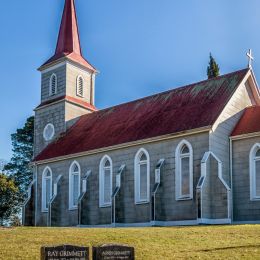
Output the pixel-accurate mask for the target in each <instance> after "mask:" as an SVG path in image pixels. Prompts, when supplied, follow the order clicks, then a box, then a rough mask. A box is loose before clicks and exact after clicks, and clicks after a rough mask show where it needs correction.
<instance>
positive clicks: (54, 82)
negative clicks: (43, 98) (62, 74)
mask: <svg viewBox="0 0 260 260" xmlns="http://www.w3.org/2000/svg"><path fill="white" fill-rule="evenodd" d="M49 93H50V96H54V95H56V94H57V76H56V74H52V75H51V77H50V90H49Z"/></svg>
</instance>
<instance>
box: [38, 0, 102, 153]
mask: <svg viewBox="0 0 260 260" xmlns="http://www.w3.org/2000/svg"><path fill="white" fill-rule="evenodd" d="M39 71H40V72H41V103H40V105H39V106H38V107H37V108H36V109H35V138H34V140H35V141H34V156H37V155H38V154H39V153H40V152H41V151H42V150H43V149H44V148H45V147H46V146H47V145H48V144H49V143H50V142H52V141H54V140H55V139H56V138H58V137H59V136H60V135H61V134H62V133H64V132H65V131H66V130H67V129H68V127H70V126H71V125H72V124H73V123H75V122H76V120H77V119H78V118H79V117H80V116H81V115H84V114H87V113H91V112H94V111H96V108H95V104H94V93H95V76H96V73H97V71H96V69H95V68H94V67H93V66H92V65H91V64H90V63H89V62H88V61H87V60H86V59H85V58H84V57H83V55H82V52H81V46H80V39H79V31H78V24H77V16H76V10H75V3H74V0H65V6H64V11H63V15H62V21H61V26H60V31H59V36H58V41H57V46H56V51H55V54H54V55H53V56H52V57H51V58H50V59H49V60H48V61H47V62H45V63H44V64H43V65H42V66H41V67H40V68H39Z"/></svg>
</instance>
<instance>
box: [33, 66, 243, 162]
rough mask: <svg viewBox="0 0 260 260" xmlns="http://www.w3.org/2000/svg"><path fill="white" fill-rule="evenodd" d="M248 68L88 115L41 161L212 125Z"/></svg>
mask: <svg viewBox="0 0 260 260" xmlns="http://www.w3.org/2000/svg"><path fill="white" fill-rule="evenodd" d="M247 73H248V69H245V70H241V71H237V72H234V73H231V74H227V75H224V76H221V77H217V78H214V79H211V80H207V81H202V82H199V83H196V84H193V85H189V86H185V87H181V88H177V89H173V90H170V91H167V92H164V93H160V94H157V95H153V96H150V97H146V98H143V99H140V100H136V101H133V102H130V103H126V104H122V105H119V106H115V107H112V108H108V109H104V110H101V111H98V112H94V113H92V114H88V115H84V116H82V117H81V118H80V120H79V121H78V122H77V123H76V124H75V125H74V126H73V127H72V128H71V129H70V130H69V131H67V133H66V134H65V135H64V136H62V137H61V138H60V139H58V140H57V141H55V142H54V143H52V144H50V145H49V146H48V147H47V148H46V149H45V150H44V151H43V152H42V153H40V154H39V155H38V156H37V157H36V158H35V160H36V161H40V160H46V159H50V158H55V157H61V156H66V155H70V154H77V153H81V152H86V151H90V150H95V149H100V148H105V147H110V146H115V145H119V144H124V143H130V142H134V141H138V140H144V139H148V138H154V137H158V136H164V135H168V134H177V133H180V132H185V131H189V130H193V129H201V128H204V129H205V128H208V129H210V128H211V126H212V125H213V124H214V122H215V121H216V120H217V118H218V117H219V115H220V114H221V112H222V110H223V109H224V107H225V106H226V104H227V103H228V101H229V100H230V98H231V97H232V95H233V94H234V92H235V91H236V89H237V88H238V86H239V85H240V83H241V82H242V80H243V79H244V77H245V76H246V74H247Z"/></svg>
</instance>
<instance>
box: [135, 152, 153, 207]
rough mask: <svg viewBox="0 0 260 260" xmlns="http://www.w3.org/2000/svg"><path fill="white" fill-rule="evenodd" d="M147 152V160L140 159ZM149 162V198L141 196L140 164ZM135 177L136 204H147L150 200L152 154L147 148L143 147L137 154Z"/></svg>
mask: <svg viewBox="0 0 260 260" xmlns="http://www.w3.org/2000/svg"><path fill="white" fill-rule="evenodd" d="M143 153H144V154H145V156H146V161H140V159H141V156H142V154H143ZM143 163H146V164H147V198H146V199H141V198H140V188H141V187H140V165H142V164H143ZM134 164H135V165H134V177H135V204H145V203H149V202H150V156H149V153H148V151H147V150H145V149H144V148H141V149H139V150H138V152H137V153H136V155H135V161H134Z"/></svg>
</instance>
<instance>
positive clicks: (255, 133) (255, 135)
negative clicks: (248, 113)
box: [230, 132, 260, 141]
mask: <svg viewBox="0 0 260 260" xmlns="http://www.w3.org/2000/svg"><path fill="white" fill-rule="evenodd" d="M259 136H260V132H254V133H248V134H242V135H236V136H230V140H232V141H235V140H242V139H247V138H253V137H259Z"/></svg>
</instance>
